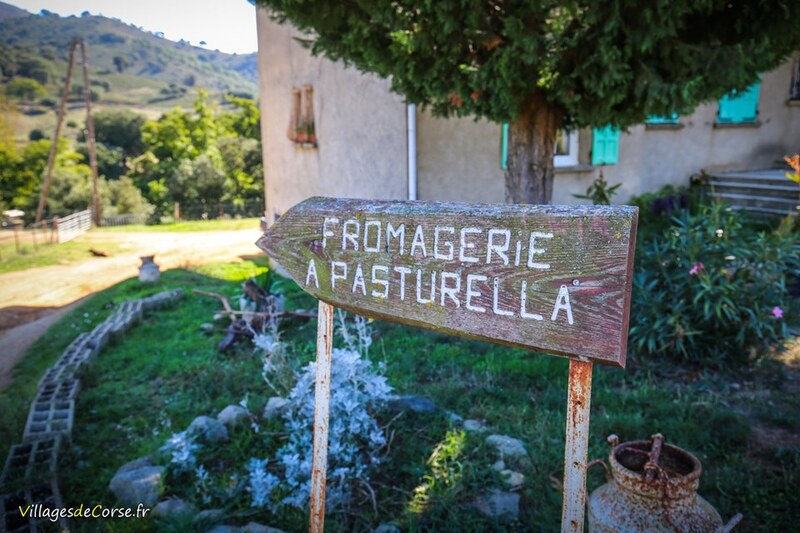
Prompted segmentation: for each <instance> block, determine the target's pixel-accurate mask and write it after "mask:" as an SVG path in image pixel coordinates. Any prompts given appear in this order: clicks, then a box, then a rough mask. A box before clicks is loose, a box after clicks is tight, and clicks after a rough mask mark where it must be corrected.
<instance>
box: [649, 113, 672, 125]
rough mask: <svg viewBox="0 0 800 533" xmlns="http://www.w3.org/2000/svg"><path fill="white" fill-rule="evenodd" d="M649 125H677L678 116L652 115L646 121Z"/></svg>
mask: <svg viewBox="0 0 800 533" xmlns="http://www.w3.org/2000/svg"><path fill="white" fill-rule="evenodd" d="M645 122H646V123H647V124H677V123H678V114H677V113H672V114H671V115H650V116H649V117H647V120H646V121H645Z"/></svg>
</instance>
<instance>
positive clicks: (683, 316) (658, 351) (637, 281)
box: [630, 203, 800, 366]
mask: <svg viewBox="0 0 800 533" xmlns="http://www.w3.org/2000/svg"><path fill="white" fill-rule="evenodd" d="M643 237H644V236H643ZM798 274H800V244H798V242H797V240H796V238H794V237H793V236H785V235H781V234H779V233H767V232H757V231H755V230H754V229H752V228H751V227H749V226H748V225H746V224H744V223H743V221H742V215H741V214H737V213H734V212H733V211H732V210H731V209H730V208H727V207H725V206H724V205H721V204H716V203H715V204H711V205H703V206H701V207H700V208H699V210H698V211H697V213H694V214H691V213H689V212H687V211H683V212H681V213H680V214H679V215H678V216H676V217H675V218H674V223H673V224H672V226H670V227H669V228H667V229H666V230H665V231H664V232H663V233H662V234H660V235H657V236H656V237H654V238H650V239H647V238H644V239H642V240H640V245H639V246H638V248H637V251H636V271H635V275H634V278H633V306H632V308H631V329H630V341H631V342H630V346H631V348H632V349H633V350H634V352H635V353H639V354H641V355H642V356H655V357H658V358H663V357H664V356H666V357H669V358H673V359H675V360H679V361H688V362H693V363H703V364H707V365H716V366H723V365H739V364H745V363H747V362H749V361H751V360H752V359H754V357H755V356H758V355H763V354H764V350H766V349H767V348H768V347H770V346H780V345H782V343H783V340H784V339H785V338H786V337H787V336H788V324H787V321H789V320H796V318H793V317H796V316H797V315H796V314H795V312H796V311H798V310H799V309H796V308H797V302H796V301H793V300H792V298H791V296H790V294H789V292H788V290H787V276H788V275H794V276H797V275H798Z"/></svg>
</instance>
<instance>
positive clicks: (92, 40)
mask: <svg viewBox="0 0 800 533" xmlns="http://www.w3.org/2000/svg"><path fill="white" fill-rule="evenodd" d="M253 23H254V24H255V22H253ZM73 36H77V37H81V38H83V39H84V40H85V41H86V43H87V45H88V49H89V55H90V64H91V65H92V67H93V70H95V72H96V73H97V74H99V75H100V76H108V75H110V74H111V73H119V72H118V71H119V69H118V68H117V65H115V62H114V58H115V57H120V58H123V60H124V63H125V66H124V67H123V69H122V73H124V74H126V75H128V76H136V77H138V76H143V77H146V78H149V79H151V80H155V81H161V82H164V83H166V84H169V83H174V84H176V85H188V86H192V85H197V86H203V87H207V88H209V89H212V90H215V91H229V90H230V91H242V92H249V93H254V92H255V90H256V84H257V78H258V73H257V70H256V68H257V67H256V58H255V56H256V54H255V53H252V54H238V55H237V54H226V53H223V52H217V51H210V50H205V49H203V48H199V47H196V46H191V45H189V44H187V43H185V42H184V43H181V42H177V43H176V42H173V41H169V40H167V39H164V38H161V37H158V36H156V35H153V34H151V33H148V32H145V31H142V30H140V29H139V28H137V27H135V26H132V25H128V24H125V23H124V22H121V21H119V20H115V19H109V18H106V17H102V16H82V17H76V16H70V17H60V16H58V15H56V14H47V15H30V14H27V12H25V11H22V10H20V9H18V8H16V7H13V6H10V5H8V4H4V3H2V2H0V43H3V44H5V45H8V46H11V47H13V48H18V49H22V50H26V51H30V52H38V54H37V55H39V56H40V57H42V58H44V59H50V60H51V61H54V62H55V63H58V62H61V61H64V60H66V57H67V51H68V49H69V43H70V40H71V39H72V37H73ZM190 76H194V77H195V79H194V82H193V83H191V81H190V80H189V79H188V78H189V77H190ZM187 81H190V82H189V83H187Z"/></svg>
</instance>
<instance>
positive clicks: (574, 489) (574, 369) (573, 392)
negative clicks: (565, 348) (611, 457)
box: [561, 359, 592, 533]
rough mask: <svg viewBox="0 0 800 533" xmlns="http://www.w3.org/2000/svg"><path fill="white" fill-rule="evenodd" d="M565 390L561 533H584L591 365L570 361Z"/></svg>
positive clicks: (587, 362)
mask: <svg viewBox="0 0 800 533" xmlns="http://www.w3.org/2000/svg"><path fill="white" fill-rule="evenodd" d="M568 387H569V390H568V392H567V432H566V439H565V451H564V494H563V505H562V508H561V532H562V533H566V532H573V533H574V532H583V518H584V512H585V510H586V464H587V461H588V455H589V410H590V407H591V402H592V363H591V361H580V360H578V359H570V360H569V386H568Z"/></svg>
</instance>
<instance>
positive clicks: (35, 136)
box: [28, 128, 47, 141]
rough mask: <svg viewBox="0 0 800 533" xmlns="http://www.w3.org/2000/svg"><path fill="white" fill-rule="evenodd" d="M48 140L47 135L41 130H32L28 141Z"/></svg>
mask: <svg viewBox="0 0 800 533" xmlns="http://www.w3.org/2000/svg"><path fill="white" fill-rule="evenodd" d="M46 138H47V135H45V134H44V132H43V131H42V130H40V129H39V128H34V129H32V130H31V132H30V133H29V134H28V140H30V141H40V140H42V139H46Z"/></svg>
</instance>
